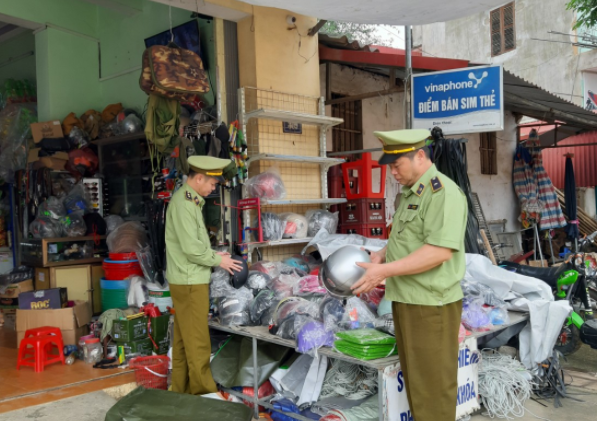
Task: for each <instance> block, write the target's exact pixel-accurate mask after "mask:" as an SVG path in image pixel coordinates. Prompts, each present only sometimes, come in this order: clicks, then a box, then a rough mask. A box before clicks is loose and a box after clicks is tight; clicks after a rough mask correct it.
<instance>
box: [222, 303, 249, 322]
mask: <svg viewBox="0 0 597 421" xmlns="http://www.w3.org/2000/svg"><path fill="white" fill-rule="evenodd" d="M218 313H219V314H220V322H221V323H222V324H223V325H246V324H249V314H248V313H247V309H246V303H245V302H244V301H243V300H242V299H239V297H236V296H231V297H224V298H222V299H221V300H220V302H219V304H218Z"/></svg>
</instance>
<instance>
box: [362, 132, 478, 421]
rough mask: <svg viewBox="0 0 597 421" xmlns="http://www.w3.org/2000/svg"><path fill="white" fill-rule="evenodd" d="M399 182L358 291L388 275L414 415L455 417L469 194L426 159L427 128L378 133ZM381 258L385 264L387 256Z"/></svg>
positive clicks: (442, 420) (446, 420)
mask: <svg viewBox="0 0 597 421" xmlns="http://www.w3.org/2000/svg"><path fill="white" fill-rule="evenodd" d="M375 135H376V136H377V137H378V138H379V139H380V140H381V141H382V142H383V145H384V146H383V149H384V154H383V156H382V157H381V159H380V161H379V163H380V164H388V165H389V167H390V170H391V172H392V175H393V176H394V178H395V179H396V181H398V182H399V183H400V184H402V186H403V189H402V190H403V191H402V196H401V198H400V205H399V206H398V209H397V210H396V213H395V214H394V220H393V224H392V231H391V234H390V238H389V241H388V245H387V246H386V248H384V249H383V250H381V251H379V252H375V253H372V255H371V261H372V263H370V264H359V266H362V267H364V268H366V269H367V271H366V272H365V275H364V276H363V278H362V279H360V280H359V282H357V283H356V284H355V285H354V286H353V292H354V293H355V294H361V293H364V292H367V291H370V290H371V289H373V288H374V287H376V286H377V285H379V284H380V283H381V282H382V281H383V280H384V279H385V280H386V298H387V299H388V300H391V301H392V312H393V316H394V325H395V329H396V345H397V347H398V354H399V356H400V365H401V368H402V372H403V374H404V380H405V386H406V391H407V394H408V402H409V405H410V410H411V413H412V416H413V419H414V420H415V421H454V420H455V419H456V398H457V388H458V331H459V328H460V317H461V312H462V298H463V294H462V290H461V288H460V280H461V279H462V278H463V276H464V271H465V264H466V263H465V250H464V233H465V229H466V221H467V203H466V198H465V196H464V194H463V193H462V191H461V190H460V188H459V187H458V186H457V185H456V184H455V183H454V182H453V181H452V180H450V179H449V178H448V177H446V176H445V175H443V174H441V173H440V172H439V171H438V170H437V168H436V167H435V165H434V164H433V163H432V162H431V160H430V158H429V156H430V151H429V148H428V147H427V146H426V140H427V139H428V138H429V136H430V133H429V131H428V130H396V131H391V132H375ZM384 262H385V263H384Z"/></svg>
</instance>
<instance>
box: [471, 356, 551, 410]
mask: <svg viewBox="0 0 597 421" xmlns="http://www.w3.org/2000/svg"><path fill="white" fill-rule="evenodd" d="M532 378H533V377H532V375H531V373H530V372H529V371H527V369H526V368H525V367H524V366H523V365H522V363H521V362H520V361H518V360H515V359H514V358H512V357H510V356H507V355H502V354H500V353H498V352H495V351H494V350H483V351H482V352H481V363H480V364H479V396H480V397H481V402H483V406H484V407H485V408H486V409H487V412H486V413H484V414H483V415H487V416H489V417H490V418H502V419H503V418H505V419H509V420H511V419H513V417H518V418H520V417H523V416H524V414H525V411H528V410H527V409H525V403H526V402H527V401H528V400H529V399H530V397H531V393H532V388H533V383H532V381H531V379H532ZM528 412H529V413H530V414H531V415H533V416H535V417H536V418H539V419H543V420H547V419H546V418H541V417H538V416H536V415H535V414H533V413H532V412H530V411H528ZM547 421H549V420H547Z"/></svg>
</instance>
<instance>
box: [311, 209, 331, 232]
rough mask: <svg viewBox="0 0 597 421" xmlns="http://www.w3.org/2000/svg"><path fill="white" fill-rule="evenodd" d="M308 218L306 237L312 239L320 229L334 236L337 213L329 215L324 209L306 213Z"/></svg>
mask: <svg viewBox="0 0 597 421" xmlns="http://www.w3.org/2000/svg"><path fill="white" fill-rule="evenodd" d="M307 216H308V217H309V224H308V227H309V228H308V231H307V235H308V236H309V237H314V236H315V235H316V234H317V233H318V232H319V230H320V229H322V228H323V229H325V230H326V231H327V232H329V233H330V234H335V233H336V230H337V228H338V213H337V212H336V213H331V212H329V211H326V210H324V209H318V210H315V211H309V212H307Z"/></svg>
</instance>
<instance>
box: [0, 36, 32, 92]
mask: <svg viewBox="0 0 597 421" xmlns="http://www.w3.org/2000/svg"><path fill="white" fill-rule="evenodd" d="M29 52H32V53H34V54H35V37H34V36H33V33H32V32H31V31H28V32H25V33H22V34H20V35H17V36H16V37H14V38H11V39H10V40H8V41H6V42H4V43H2V44H1V47H0V66H2V67H0V86H2V85H3V84H4V82H5V81H6V80H7V79H20V80H30V81H35V55H34V54H33V55H30V56H28V57H24V58H19V59H16V57H19V56H20V55H22V54H24V53H29ZM4 63H6V64H4Z"/></svg>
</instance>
